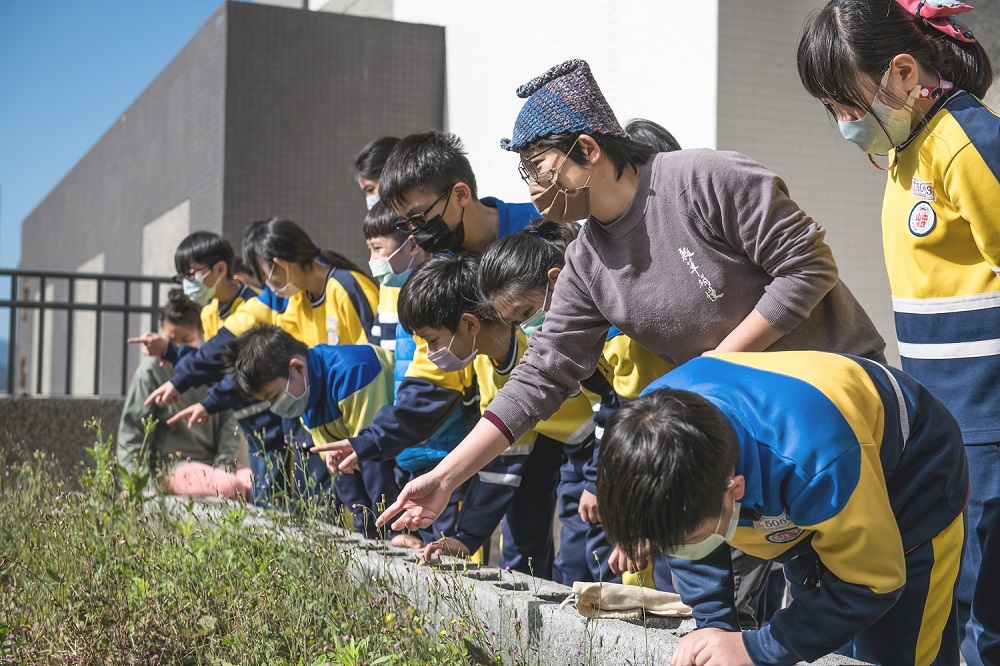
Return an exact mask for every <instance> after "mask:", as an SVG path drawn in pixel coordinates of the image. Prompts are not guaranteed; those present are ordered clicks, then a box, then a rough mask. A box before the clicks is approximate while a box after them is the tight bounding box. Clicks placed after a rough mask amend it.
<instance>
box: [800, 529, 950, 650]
mask: <svg viewBox="0 0 1000 666" xmlns="http://www.w3.org/2000/svg"><path fill="white" fill-rule="evenodd" d="M964 522H965V521H964V516H959V517H958V518H956V519H955V522H954V523H952V525H951V526H950V527H948V528H946V529H945V530H944V531H943V532H942V533H941V534H939V535H938V536H936V537H934V539H932V540H930V541H927V542H925V543H923V544H921V545H920V546H917V547H916V548H914V549H912V550H910V551H909V552H908V553H906V554H905V561H906V584H905V586H904V588H903V592H902V595H901V596H900V597H899V599H898V600H897V601H896V603H895V604H894V605H893V606H892V608H890V609H889V610H888V611H887V612H886V613H885V614H884V615H883V616H882V617H881V618H879V619H878V620H876V621H875V622H874V623H873V624H872V625H871V626H869V627H868V628H867V629H866V630H864V631H862V632H861V633H859V634H858V635H857V636H856V637H855V638H854V640H853V641H852V642H851V643H849V644H848V645H846V646H844V647H843V648H841V649H840V650H838V651H837V653H838V654H843V655H845V656H849V657H854V658H855V659H859V660H861V661H867V662H871V663H873V664H934V665H935V666H958V663H959V654H958V612H957V610H958V609H957V604H956V591H957V587H958V576H957V569H958V566H959V563H960V561H961V550H962V541H963V540H964ZM935 551H937V553H936V554H935ZM947 572H950V573H947ZM826 575H830V574H828V573H827V572H826V570H825V568H824V567H823V566H822V563H821V562H820V561H819V558H818V557H817V556H816V554H815V553H811V552H810V553H805V554H803V555H800V556H798V557H796V558H794V559H792V560H790V561H789V562H786V563H785V577H786V578H787V580H788V586H789V589H790V591H791V593H792V599H793V604H792V606H791V607H790V608H789V609H787V610H785V611H781V612H795V610H794V598H795V597H796V596H797V595H799V594H802V593H804V592H808V591H809V590H810V589H813V588H815V586H816V584H817V580H821V579H822V577H823V576H826ZM819 584H822V583H819Z"/></svg>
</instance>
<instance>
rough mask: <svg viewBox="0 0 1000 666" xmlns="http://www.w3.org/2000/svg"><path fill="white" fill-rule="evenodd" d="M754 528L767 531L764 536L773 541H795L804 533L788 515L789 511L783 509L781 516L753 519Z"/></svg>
mask: <svg viewBox="0 0 1000 666" xmlns="http://www.w3.org/2000/svg"><path fill="white" fill-rule="evenodd" d="M753 528H754V529H755V530H757V531H758V532H767V533H768V534H767V535H766V536H765V537H764V538H765V539H767V540H768V541H770V542H771V543H788V542H789V541H795V540H796V539H798V538H799V535H801V534H802V530H801V529H800V528H798V527H796V526H795V523H793V522H792V521H791V519H790V518H789V517H788V512H787V511H783V512H782V513H781V515H780V516H761V517H760V518H758V519H757V520H755V521H753Z"/></svg>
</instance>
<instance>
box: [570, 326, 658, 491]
mask: <svg viewBox="0 0 1000 666" xmlns="http://www.w3.org/2000/svg"><path fill="white" fill-rule="evenodd" d="M673 367H674V366H673V364H672V363H670V362H668V361H664V360H663V359H661V358H659V357H657V356H654V355H653V354H651V353H650V352H649V351H648V350H647V349H646V348H645V347H643V346H642V345H640V344H639V343H638V342H636V341H635V340H633V339H632V338H630V337H628V336H627V335H625V334H624V333H622V332H621V331H619V330H618V328H617V327H615V326H612V327H611V328H610V329H608V335H607V340H606V341H605V343H604V351H603V353H602V354H601V358H600V360H599V361H598V362H597V369H596V370H595V371H594V374H593V375H592V376H591V377H590V378H588V379H587V380H585V381H583V382H580V385H581V386H582V387H583V388H585V389H587V390H588V391H591V392H592V393H594V394H596V395H597V396H599V398H600V403H599V405H598V406H596V407H595V410H596V413H595V419H594V420H595V422H596V424H597V428H596V435H597V441H596V443H595V445H594V450H593V454H592V455H591V459H590V460H589V461H587V462H586V463H585V464H584V465H583V467H582V469H581V473H582V474H583V479H584V482H583V489H584V490H586V491H588V492H590V493H591V494H593V495H596V494H597V457H598V455H599V454H600V439H601V437H602V436H603V434H604V424H605V423H606V422H607V420H608V418H609V417H610V416H611V414H613V413H614V411H615V410H616V409H618V407H619V406H620V405H621V404H622V402H624V401H625V400H630V399H632V398H635V397H637V396H638V395H639V394H640V393H641V392H642V390H643V389H644V388H646V387H647V386H649V384H650V382H652V381H653V380H655V379H657V378H659V377H662V376H663V375H664V373H666V372H668V371H670V370H671V369H673Z"/></svg>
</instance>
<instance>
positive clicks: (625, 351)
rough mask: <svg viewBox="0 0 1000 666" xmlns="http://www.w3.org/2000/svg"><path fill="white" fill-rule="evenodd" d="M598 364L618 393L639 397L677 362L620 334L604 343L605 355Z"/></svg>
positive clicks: (622, 395) (628, 397) (629, 397)
mask: <svg viewBox="0 0 1000 666" xmlns="http://www.w3.org/2000/svg"><path fill="white" fill-rule="evenodd" d="M597 367H598V370H599V371H600V372H601V373H603V374H604V377H605V379H607V380H608V381H609V382H610V383H611V386H612V387H613V388H614V389H615V393H617V394H618V395H620V396H621V397H623V398H626V399H632V398H636V397H638V396H639V394H640V393H642V391H643V389H645V388H646V387H647V386H649V384H650V383H652V381H653V380H654V379H659V378H660V377H662V376H663V375H665V374H667V373H668V372H670V371H671V370H673V369H674V364H673V363H670V362H669V361H664V360H663V359H661V358H659V357H657V356H654V355H653V354H652V353H650V352H649V351H648V350H647V349H646V348H645V347H643V346H642V345H640V344H639V343H638V342H636V341H635V340H633V339H631V338H629V337H628V336H626V335H616V336H615V337H613V338H611V339H610V340H608V341H607V342H605V343H604V354H603V355H602V356H601V361H600V362H599V363H598V366H597Z"/></svg>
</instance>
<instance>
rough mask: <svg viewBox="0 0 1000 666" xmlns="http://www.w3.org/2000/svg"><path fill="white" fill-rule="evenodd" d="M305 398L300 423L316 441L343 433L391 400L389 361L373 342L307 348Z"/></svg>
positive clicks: (350, 432)
mask: <svg viewBox="0 0 1000 666" xmlns="http://www.w3.org/2000/svg"><path fill="white" fill-rule="evenodd" d="M306 367H307V371H308V373H309V403H308V405H307V406H306V410H305V412H303V414H302V425H304V426H305V427H306V429H307V430H309V433H310V434H311V435H312V440H313V443H314V444H326V443H328V442H336V441H338V440H341V439H347V438H348V437H351V436H352V435H354V434H356V433H357V432H358V431H360V430H361V429H362V428H363V427H364V426H366V425H368V424H369V423H370V422H371V420H372V418H373V417H374V416H375V413H376V412H378V410H379V409H381V408H382V407H384V406H385V405H388V404H390V403H391V402H392V364H391V363H390V361H389V359H388V358H387V357H386V355H385V353H384V352H383V351H382V350H381V349H380V348H378V347H375V346H373V345H325V344H321V345H317V346H315V347H311V348H310V349H309V351H308V352H307V354H306Z"/></svg>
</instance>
